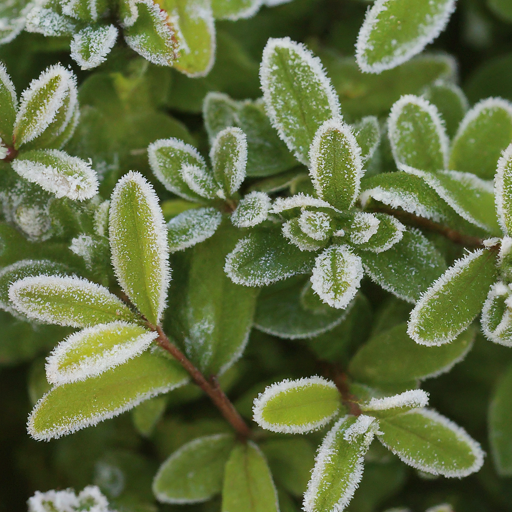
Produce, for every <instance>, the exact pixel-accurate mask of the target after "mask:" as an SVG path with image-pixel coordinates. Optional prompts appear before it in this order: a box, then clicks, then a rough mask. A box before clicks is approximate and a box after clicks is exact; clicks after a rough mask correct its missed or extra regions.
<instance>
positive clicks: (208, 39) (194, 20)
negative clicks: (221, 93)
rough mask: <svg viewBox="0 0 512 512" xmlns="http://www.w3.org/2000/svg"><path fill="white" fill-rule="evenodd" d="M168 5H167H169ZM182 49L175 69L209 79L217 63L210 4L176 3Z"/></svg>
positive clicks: (179, 0)
mask: <svg viewBox="0 0 512 512" xmlns="http://www.w3.org/2000/svg"><path fill="white" fill-rule="evenodd" d="M166 3H167V2H164V5H166ZM172 5H173V6H174V9H173V11H172V13H173V14H174V15H175V16H176V17H177V19H178V20H179V21H178V25H179V36H178V40H179V41H180V44H181V45H182V48H181V50H180V53H179V56H178V59H177V60H176V62H174V64H173V66H174V67H175V68H176V69H177V70H179V71H181V72H182V73H185V74H186V75H187V76H190V77H194V78H196V77H201V76H206V75H207V74H208V73H209V72H210V70H211V69H212V66H213V63H214V61H215V24H214V20H213V13H212V6H211V4H210V2H208V1H207V0H173V1H172Z"/></svg>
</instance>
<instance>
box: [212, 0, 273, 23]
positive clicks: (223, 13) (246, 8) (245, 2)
mask: <svg viewBox="0 0 512 512" xmlns="http://www.w3.org/2000/svg"><path fill="white" fill-rule="evenodd" d="M262 4H263V0H212V9H213V16H214V18H215V19H217V20H231V21H235V20H239V19H243V18H250V17H251V16H254V15H255V14H256V13H257V12H258V9H259V8H260V7H261V5H262Z"/></svg>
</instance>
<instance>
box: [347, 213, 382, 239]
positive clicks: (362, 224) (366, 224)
mask: <svg viewBox="0 0 512 512" xmlns="http://www.w3.org/2000/svg"><path fill="white" fill-rule="evenodd" d="M379 226H380V220H379V219H378V218H377V217H375V215H372V214H371V213H367V212H357V213H356V214H355V216H354V220H353V221H352V224H351V226H350V229H351V230H352V231H351V233H350V241H351V242H352V243H353V244H355V245H361V244H365V243H367V242H369V241H370V238H371V237H372V236H373V235H375V234H376V233H377V231H379Z"/></svg>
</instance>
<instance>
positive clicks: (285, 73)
mask: <svg viewBox="0 0 512 512" xmlns="http://www.w3.org/2000/svg"><path fill="white" fill-rule="evenodd" d="M260 76H261V87H262V89H263V99H264V101H265V106H266V109H267V114H268V116H269V118H270V122H271V123H272V125H273V126H274V127H275V128H276V130H277V131H278V133H279V137H280V138H281V139H282V140H283V141H284V142H285V143H286V145H287V146H288V149H289V150H290V151H292V152H293V153H294V155H295V157H296V158H297V159H298V160H299V162H301V163H303V164H308V161H309V147H310V145H311V142H312V141H313V138H314V136H315V134H316V132H317V131H318V129H319V128H320V126H321V125H322V124H323V123H324V122H325V121H328V120H329V119H332V118H334V119H337V118H339V116H340V113H339V104H338V98H337V96H336V93H335V92H334V90H333V89H332V86H331V83H330V81H329V79H328V78H327V76H326V75H325V72H324V70H323V68H322V64H321V63H320V60H319V59H318V58H317V57H314V56H313V55H312V54H311V52H310V51H309V50H307V49H306V48H305V47H304V46H302V45H300V44H298V43H295V42H293V41H291V40H290V39H288V38H284V39H269V41H268V43H267V46H266V47H265V49H264V51H263V60H262V62H261V69H260Z"/></svg>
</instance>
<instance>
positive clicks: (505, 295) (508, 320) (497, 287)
mask: <svg viewBox="0 0 512 512" xmlns="http://www.w3.org/2000/svg"><path fill="white" fill-rule="evenodd" d="M511 295H512V293H511V290H510V288H509V287H508V286H507V285H505V283H503V282H501V281H498V282H497V283H495V284H494V285H493V286H492V287H491V289H490V290H489V294H488V295H487V299H486V300H485V302H484V305H483V308H482V320H481V324H482V331H483V333H484V335H485V337H486V338H487V339H488V340H491V341H493V342H494V343H498V344H499V345H503V346H505V347H512V336H511V335H512V311H511V309H510V305H511V304H510V297H511ZM500 298H501V299H502V300H504V301H505V303H506V305H507V307H506V309H505V311H504V313H503V316H502V317H501V320H500V322H499V324H498V325H497V326H496V328H495V329H494V330H493V329H492V328H491V325H490V324H491V312H492V308H493V306H494V303H495V301H496V300H499V299H500ZM507 334H508V336H507Z"/></svg>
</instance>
